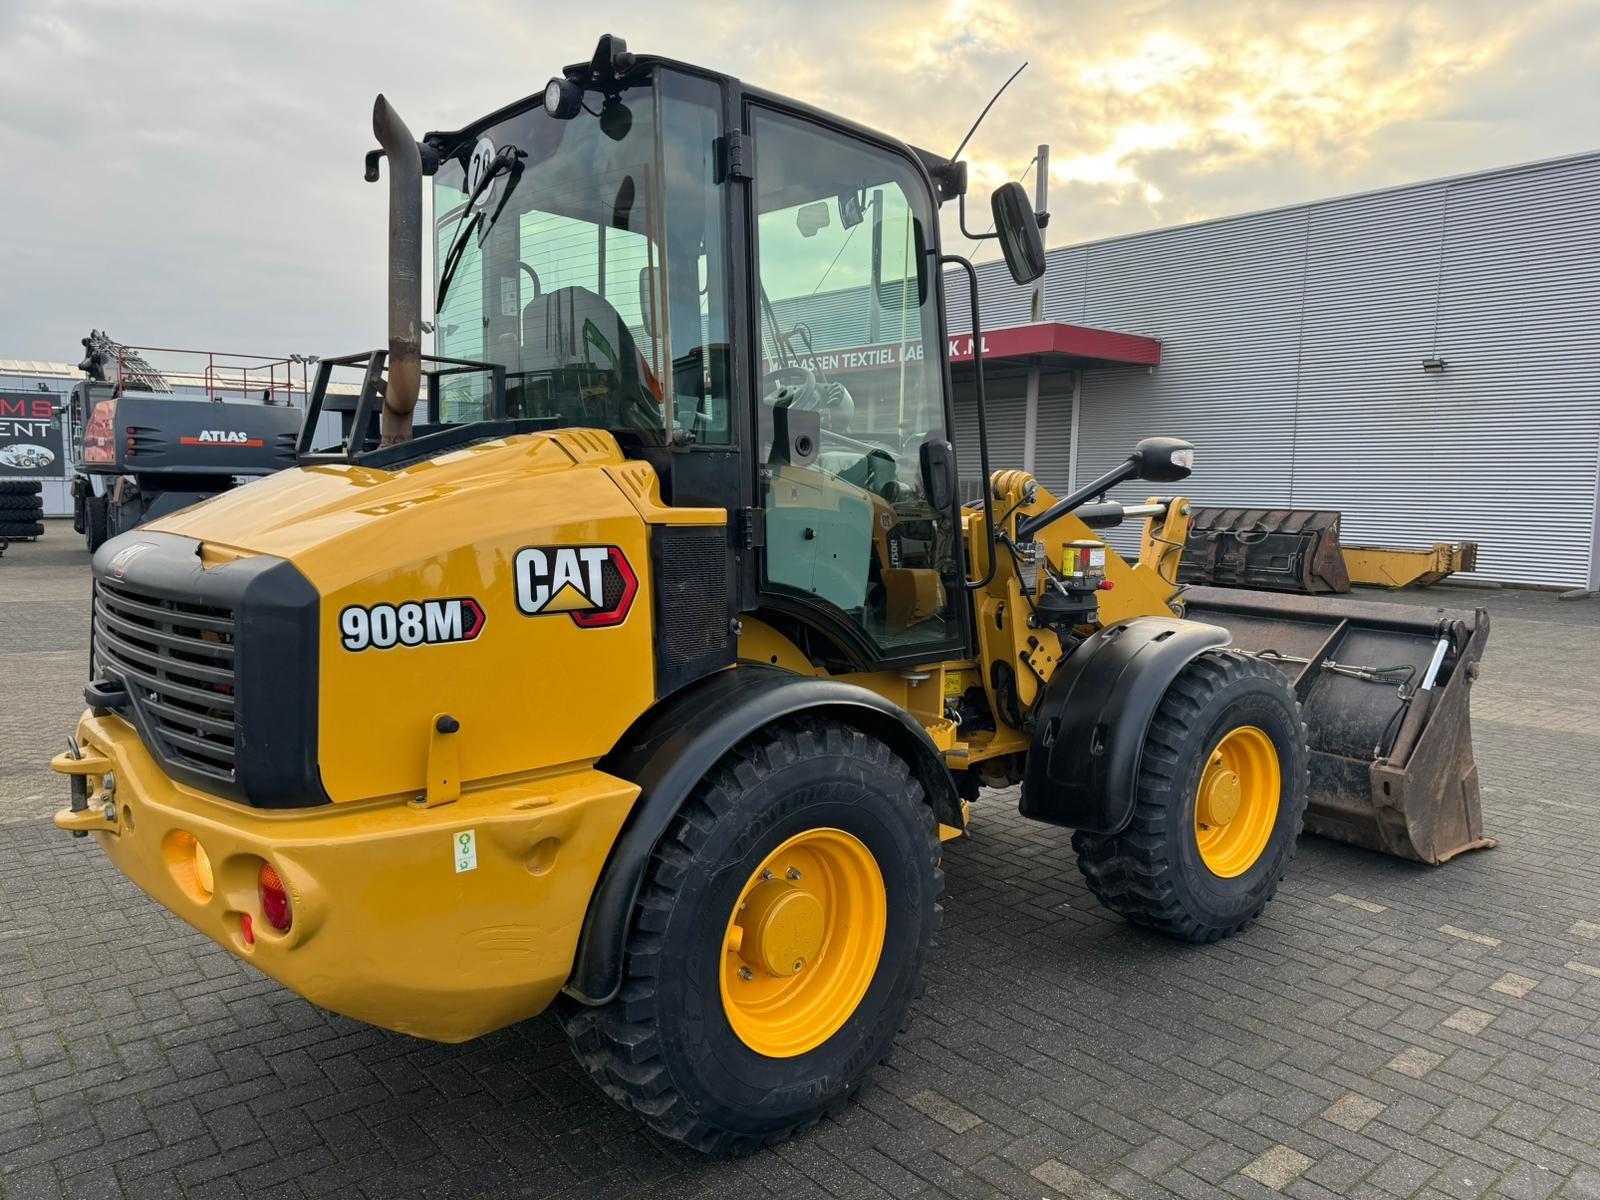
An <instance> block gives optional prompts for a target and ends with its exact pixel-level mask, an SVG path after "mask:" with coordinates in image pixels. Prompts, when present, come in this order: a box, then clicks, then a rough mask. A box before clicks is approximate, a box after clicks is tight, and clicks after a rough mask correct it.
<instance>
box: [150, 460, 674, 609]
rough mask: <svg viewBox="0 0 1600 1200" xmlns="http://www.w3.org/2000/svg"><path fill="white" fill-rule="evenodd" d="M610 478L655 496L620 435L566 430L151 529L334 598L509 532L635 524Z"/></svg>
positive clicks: (322, 479)
mask: <svg viewBox="0 0 1600 1200" xmlns="http://www.w3.org/2000/svg"><path fill="white" fill-rule="evenodd" d="M607 468H611V470H613V471H616V470H619V469H624V468H626V470H625V471H624V475H625V476H626V477H628V478H630V479H631V477H632V476H633V475H634V474H637V473H638V472H639V471H641V470H642V471H644V472H646V473H648V474H649V476H650V479H649V484H650V490H651V491H652V492H653V491H654V473H653V472H651V471H649V468H648V467H646V466H645V465H644V464H640V463H631V464H630V463H628V462H627V460H626V459H624V457H623V455H622V451H621V449H620V448H619V447H618V446H617V443H616V440H615V439H614V438H613V437H611V436H610V435H609V434H606V433H600V432H596V431H593V430H559V431H554V432H551V433H537V434H520V435H516V436H512V437H508V438H504V439H499V440H496V441H492V442H484V443H480V444H477V445H473V446H468V447H464V448H462V449H459V450H454V451H451V452H449V453H447V454H443V455H440V456H438V457H436V458H428V459H424V460H421V461H419V462H416V463H413V464H411V465H408V466H405V467H400V468H398V469H393V470H380V469H376V468H372V467H363V466H359V465H353V464H343V463H340V464H318V465H315V466H308V467H295V468H292V469H289V470H286V471H281V472H279V473H278V474H276V475H272V476H270V477H268V478H266V479H262V480H258V481H256V482H254V483H251V484H248V485H246V486H244V487H240V488H236V489H234V490H232V491H229V492H226V493H224V494H222V495H220V496H217V497H215V498H213V499H211V500H208V501H206V502H204V503H202V504H198V505H195V506H194V507H192V508H188V509H185V510H183V511H182V512H178V513H174V514H172V515H171V516H168V517H164V518H161V519H160V520H158V521H155V522H152V523H151V524H150V525H149V526H148V528H150V529H152V530H155V531H158V532H163V533H172V534H178V535H180V536H183V537H190V538H194V539H196V540H197V541H200V542H201V543H203V544H204V545H205V547H206V556H207V557H211V556H213V555H215V556H217V557H222V558H227V557H235V556H237V555H240V554H267V555H272V556H274V557H278V558H284V559H288V560H290V561H292V562H294V563H295V565H296V566H297V567H298V568H299V569H300V571H301V572H302V573H303V574H304V575H305V576H306V577H307V578H308V579H309V580H311V582H312V583H313V584H315V585H316V587H317V588H318V590H319V591H321V592H323V593H324V594H327V593H328V592H331V591H334V590H336V589H338V588H340V587H342V586H344V585H345V584H347V583H349V582H351V581H353V580H356V579H362V578H368V577H371V576H372V575H373V574H374V573H379V572H382V571H384V570H385V569H391V568H396V567H399V566H401V565H402V564H418V563H420V562H426V561H427V560H428V559H429V558H431V557H434V556H437V555H455V554H459V553H461V552H462V551H463V549H464V548H470V547H471V546H473V545H474V544H481V543H484V542H486V541H491V540H494V539H495V538H496V535H499V534H504V533H514V532H515V531H517V530H527V531H531V530H534V529H538V528H541V527H546V528H547V527H549V526H552V525H570V524H571V523H572V522H573V521H574V520H575V519H576V520H577V521H578V522H579V523H580V524H582V523H586V522H588V521H597V520H599V519H602V518H604V517H607V516H618V515H623V514H629V515H632V514H633V511H634V506H633V505H631V504H630V499H631V498H632V497H631V496H630V492H631V491H633V490H635V489H633V488H632V487H630V488H629V489H627V490H624V489H622V488H619V487H618V486H617V485H616V483H614V482H613V481H612V480H611V478H610V473H609V472H608V471H607ZM580 481H581V482H580ZM230 552H231V553H230Z"/></svg>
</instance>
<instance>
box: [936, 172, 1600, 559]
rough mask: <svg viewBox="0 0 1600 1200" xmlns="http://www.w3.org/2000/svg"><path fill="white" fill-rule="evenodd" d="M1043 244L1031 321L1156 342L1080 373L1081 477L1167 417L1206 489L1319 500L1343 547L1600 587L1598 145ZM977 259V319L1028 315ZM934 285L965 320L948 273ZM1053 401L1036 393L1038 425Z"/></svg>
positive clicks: (997, 272)
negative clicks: (1437, 548) (1331, 514)
mask: <svg viewBox="0 0 1600 1200" xmlns="http://www.w3.org/2000/svg"><path fill="white" fill-rule="evenodd" d="M1061 217H1062V219H1065V220H1070V214H1069V213H1064V214H1061ZM1049 257H1050V271H1049V274H1048V276H1047V291H1046V307H1045V312H1046V317H1047V319H1050V320H1056V321H1070V322H1075V323H1080V324H1085V325H1092V326H1099V327H1102V328H1107V329H1115V330H1120V331H1123V332H1127V333H1139V334H1146V335H1149V336H1152V337H1156V338H1159V339H1161V342H1162V364H1161V366H1160V367H1159V368H1157V369H1156V370H1155V371H1154V372H1147V371H1145V370H1143V369H1142V368H1141V369H1133V368H1130V369H1117V370H1102V371H1088V372H1085V374H1084V376H1083V394H1082V412H1081V419H1080V430H1079V441H1080V444H1079V449H1078V455H1079V460H1078V478H1079V481H1080V482H1082V481H1084V480H1087V479H1089V478H1091V477H1092V476H1093V475H1094V474H1095V473H1097V472H1099V471H1102V470H1104V469H1106V468H1107V467H1109V466H1110V465H1111V464H1112V463H1114V462H1115V461H1116V460H1117V459H1118V458H1120V457H1121V456H1122V455H1124V454H1125V453H1127V450H1128V448H1129V447H1130V446H1132V444H1133V443H1134V442H1135V441H1137V440H1138V439H1139V438H1140V437H1142V436H1145V435H1147V434H1152V433H1164V434H1173V435H1177V436H1180V437H1187V438H1190V439H1192V440H1193V441H1194V442H1195V443H1196V444H1197V445H1198V446H1199V459H1198V467H1199V470H1198V472H1197V474H1196V475H1195V476H1194V478H1193V479H1192V480H1191V481H1190V482H1189V483H1188V484H1187V485H1185V486H1186V487H1187V489H1188V491H1189V492H1190V494H1191V495H1193V496H1194V497H1195V498H1196V499H1197V500H1200V501H1202V502H1206V503H1218V504H1224V503H1226V504H1250V505H1294V506H1298V507H1306V508H1313V507H1315V508H1337V509H1340V510H1342V511H1343V512H1344V514H1345V523H1344V534H1345V538H1346V540H1348V541H1351V542H1375V543H1383V544H1391V545H1397V546H1423V545H1427V544H1429V543H1431V542H1433V541H1436V540H1437V541H1445V540H1449V541H1456V540H1471V541H1476V542H1478V543H1479V545H1480V556H1479V563H1480V572H1479V573H1480V575H1481V576H1483V577H1486V578H1492V579H1502V580H1508V581H1516V582H1524V583H1541V584H1556V585H1565V586H1583V585H1585V584H1588V585H1590V586H1594V585H1595V584H1596V583H1600V576H1597V572H1596V563H1595V540H1596V528H1597V526H1596V519H1595V518H1596V511H1595V510H1596V492H1597V488H1600V154H1588V155H1580V156H1576V157H1573V158H1567V159H1561V160H1557V161H1553V162H1547V163H1539V164H1533V165H1530V166H1525V167H1514V168H1507V169H1504V170H1499V171H1491V172H1485V173H1482V174H1478V175H1472V176H1465V177H1461V178H1457V179H1453V180H1445V181H1440V182H1435V183H1425V184H1418V185H1415V186H1411V187H1405V188H1398V189H1393V190H1389V191H1385V192H1378V193H1371V194H1367V195H1362V196H1354V197H1346V198H1341V199H1335V200H1328V201H1322V202H1319V203H1316V204H1309V205H1304V206H1300V207H1297V208H1290V209H1281V210H1276V211H1272V212H1266V213H1255V214H1250V215H1246V216H1240V217H1232V218H1227V219H1223V220H1218V221H1211V222H1206V223H1204V224H1197V225H1192V226H1187V227H1183V228H1178V229H1170V230H1161V231H1158V232H1154V233H1147V234H1140V235H1137V236H1134V237H1128V238H1120V239H1115V240H1112V241H1106V242H1097V243H1092V244H1089V245H1083V246H1074V247H1068V248H1065V249H1061V250H1056V251H1052V252H1051V254H1050V256H1049ZM980 270H981V277H980V284H979V296H980V299H982V300H984V301H989V300H990V298H991V295H992V297H993V301H992V306H991V305H986V308H985V313H984V323H985V324H986V325H987V326H990V327H994V328H998V327H1000V326H1002V325H1007V324H1015V323H1017V321H1018V315H1017V314H1018V312H1019V311H1020V312H1021V313H1022V314H1023V319H1025V316H1026V312H1027V298H1028V292H1027V289H1019V288H1016V287H1015V286H1014V285H1012V284H1011V282H1010V279H1009V277H1008V276H1006V274H1005V270H1004V267H1003V266H1002V265H1001V264H999V263H987V264H984V266H983V267H982V268H981V269H980ZM946 294H947V296H948V297H949V299H950V313H951V324H952V327H953V328H957V329H965V327H966V324H967V323H966V321H965V320H964V319H963V313H964V304H965V284H964V282H963V281H962V279H961V278H960V277H959V276H955V277H951V278H948V279H947V280H946ZM1434 355H1437V356H1438V357H1440V358H1443V359H1444V360H1445V362H1446V363H1447V366H1446V369H1445V371H1444V372H1443V373H1442V374H1438V375H1431V374H1426V373H1424V372H1423V370H1422V361H1423V359H1424V358H1428V357H1431V356H1434ZM1047 412H1049V413H1050V416H1049V417H1047V415H1046V414H1047ZM1069 418H1070V406H1065V407H1063V406H1052V407H1050V408H1049V409H1047V408H1046V406H1044V405H1043V404H1041V407H1040V441H1041V444H1042V443H1043V441H1044V439H1045V436H1046V433H1045V428H1044V423H1045V421H1046V420H1047V419H1049V420H1056V419H1061V420H1065V419H1069ZM1143 491H1144V488H1143V487H1142V485H1137V484H1134V485H1129V486H1128V487H1126V488H1124V489H1123V490H1122V493H1121V494H1123V495H1125V496H1135V495H1140V494H1142V493H1143ZM1113 540H1114V541H1120V542H1122V543H1123V544H1124V545H1126V544H1128V543H1127V534H1126V533H1124V534H1123V535H1122V536H1121V537H1120V538H1114V539H1113Z"/></svg>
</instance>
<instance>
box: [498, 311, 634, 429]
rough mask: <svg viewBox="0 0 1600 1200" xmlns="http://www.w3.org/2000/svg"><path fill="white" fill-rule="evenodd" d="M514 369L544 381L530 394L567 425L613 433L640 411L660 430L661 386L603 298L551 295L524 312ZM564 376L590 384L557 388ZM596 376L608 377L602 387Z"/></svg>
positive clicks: (619, 318)
mask: <svg viewBox="0 0 1600 1200" xmlns="http://www.w3.org/2000/svg"><path fill="white" fill-rule="evenodd" d="M519 364H520V367H521V369H522V370H523V371H524V372H529V373H532V374H534V375H536V376H540V377H542V378H543V379H544V380H548V381H549V382H548V383H547V384H542V385H541V384H539V383H535V384H534V385H533V388H534V395H535V396H537V397H540V398H541V399H544V400H545V402H546V403H547V404H548V405H549V406H550V408H551V409H552V410H555V411H557V412H558V415H560V416H562V417H564V418H566V419H568V420H571V421H574V422H576V423H580V424H599V425H601V426H602V427H609V428H613V429H615V428H619V427H622V426H627V425H638V424H641V422H640V421H639V419H638V413H639V410H640V409H641V407H642V408H644V409H646V410H648V411H649V412H652V413H654V414H655V416H654V423H656V424H659V423H660V420H661V415H660V414H661V398H660V385H659V384H657V383H655V380H654V377H653V375H652V373H651V371H650V367H649V364H648V363H646V361H645V358H644V356H643V355H642V354H641V353H640V352H639V346H638V343H636V342H635V341H634V339H633V332H632V331H631V330H630V329H629V328H628V323H627V322H626V321H624V320H623V319H622V314H621V313H619V312H618V311H617V310H616V309H615V308H614V307H612V305H611V303H610V302H609V301H607V300H606V299H605V297H603V296H600V295H598V294H596V293H594V292H591V291H590V290H589V289H588V288H582V287H564V288H557V289H555V290H554V291H551V292H545V293H543V294H541V295H537V296H535V297H534V298H533V299H532V300H530V301H528V303H527V304H526V305H524V306H523V309H522V350H521V354H520V356H519ZM567 371H581V372H584V373H585V374H586V375H588V376H590V377H588V378H584V379H583V380H582V381H581V382H580V383H579V384H578V385H577V386H571V385H570V384H569V385H567V386H563V385H562V382H561V381H560V375H561V373H563V372H567ZM599 373H604V374H605V375H607V376H609V383H608V385H602V383H601V381H600V380H599V379H596V378H593V375H595V374H599ZM541 393H543V395H541ZM630 409H632V410H633V413H634V415H633V416H629V415H628V413H629V410H630ZM597 418H598V419H597Z"/></svg>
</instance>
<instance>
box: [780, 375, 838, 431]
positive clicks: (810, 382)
mask: <svg viewBox="0 0 1600 1200" xmlns="http://www.w3.org/2000/svg"><path fill="white" fill-rule="evenodd" d="M761 401H762V403H763V404H765V405H767V406H768V407H776V406H777V405H778V404H780V403H782V404H784V405H785V406H786V407H788V408H793V409H796V410H798V411H802V412H804V411H807V410H811V411H815V412H819V413H822V414H824V415H825V417H826V418H827V423H828V424H829V425H833V424H835V423H837V426H836V431H837V432H839V433H846V432H848V431H849V429H850V421H851V419H852V418H853V417H854V416H855V413H856V402H855V400H854V399H853V398H852V397H851V395H850V392H849V391H848V390H847V389H846V388H845V386H844V385H843V384H838V383H832V382H830V381H827V380H822V379H819V378H818V377H817V372H815V371H813V370H812V369H811V368H810V367H799V366H783V367H775V368H773V369H772V370H771V371H768V372H767V373H766V374H765V375H764V376H762V388H761Z"/></svg>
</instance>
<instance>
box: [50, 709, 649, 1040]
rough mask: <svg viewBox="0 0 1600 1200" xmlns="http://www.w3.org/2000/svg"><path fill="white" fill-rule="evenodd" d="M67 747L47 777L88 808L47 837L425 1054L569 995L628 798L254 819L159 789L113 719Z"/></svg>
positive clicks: (564, 793)
mask: <svg viewBox="0 0 1600 1200" xmlns="http://www.w3.org/2000/svg"><path fill="white" fill-rule="evenodd" d="M77 740H78V746H79V748H80V753H81V755H82V757H78V758H75V757H74V756H73V755H71V754H63V755H61V756H59V757H58V758H57V759H56V760H55V762H54V763H52V766H53V767H54V768H55V769H56V770H57V771H60V772H61V773H63V774H67V775H70V776H76V777H79V778H81V779H83V780H84V781H85V783H86V785H87V787H86V791H87V792H88V797H87V798H88V806H87V808H79V809H77V810H74V809H72V808H65V809H62V810H61V811H60V812H59V813H57V815H56V824H57V825H58V826H60V827H62V828H64V829H68V830H71V831H73V832H80V831H83V832H89V833H91V834H93V835H94V837H95V839H96V840H97V841H98V842H99V843H100V846H101V848H102V849H103V850H104V851H105V852H106V854H107V856H108V857H109V858H110V859H111V860H112V862H113V863H115V864H116V866H117V868H118V869H119V870H120V871H122V873H123V874H124V875H126V876H128V878H129V879H131V880H133V882H134V883H136V884H137V885H138V886H139V887H140V888H142V889H143V890H144V891H145V892H147V893H149V895H150V896H152V897H153V898H154V899H156V900H158V901H159V902H160V903H162V904H163V905H165V906H166V907H167V908H169V909H171V910H172V911H173V912H175V913H176V914H178V916H180V917H182V918H183V919H184V920H185V921H187V922H189V924H191V925H193V926H194V927H195V928H196V929H198V930H200V931H201V932H202V933H204V934H205V935H206V936H208V937H210V938H211V939H212V940H213V941H216V942H218V943H219V944H221V945H222V946H224V947H226V948H227V949H228V950H229V951H231V952H232V953H233V954H235V955H237V956H238V957H240V958H242V959H244V960H245V961H247V962H249V963H251V964H252V965H253V966H256V967H258V968H260V969H261V970H262V971H264V972H266V973H267V974H268V975H270V976H272V977H273V978H274V979H276V980H278V982H280V983H282V984H283V985H284V986H286V987H288V988H290V989H291V990H293V991H295V992H298V993H299V994H300V995H302V996H304V997H306V998H307V999H308V1000H311V1001H313V1002H314V1003H316V1004H319V1005H321V1006H322V1007H324V1008H328V1009H331V1010H333V1011H334V1012H339V1013H343V1014H345V1015H346V1016H350V1017H354V1018H356V1019H357V1020H360V1021H366V1022H368V1023H370V1024H373V1025H379V1026H382V1027H384V1028H386V1029H394V1030H398V1031H400V1032H402V1033H410V1034H414V1035H416V1036H418V1037H424V1038H429V1039H432V1040H434V1041H440V1042H460V1041H465V1040H467V1039H469V1038H473V1037H477V1036H479V1035H481V1034H484V1033H488V1032H489V1031H491V1030H494V1029H498V1028H500V1027H501V1026H504V1025H509V1024H511V1023H513V1022H515V1021H520V1020H523V1019H525V1018H527V1017H530V1016H533V1015H535V1014H536V1013H538V1012H539V1011H541V1010H542V1009H543V1008H544V1007H545V1006H546V1005H547V1004H548V1003H549V1002H550V1000H551V999H552V998H553V997H554V996H555V994H556V993H557V991H559V990H560V988H561V987H562V985H563V984H565V983H566V981H567V979H568V976H569V975H570V974H571V971H572V960H573V953H574V949H575V947H576V945H577V939H578V932H579V929H580V928H581V927H582V924H583V917H584V913H585V911H586V910H587V908H588V905H589V897H590V894H591V893H592V892H593V890H594V885H595V881H596V879H597V878H598V877H599V874H600V871H601V869H602V867H603V866H604V864H605V861H606V857H607V855H608V854H609V852H610V850H611V846H612V843H613V842H614V841H615V839H616V836H617V831H618V829H619V828H620V827H621V825H622V821H623V819H624V817H625V816H626V815H627V813H628V811H629V809H630V808H631V807H632V804H633V801H634V799H635V797H637V795H638V793H639V788H638V786H637V785H635V784H632V783H628V782H627V781H625V780H622V779H618V778H616V777H615V776H612V775H607V774H605V773H604V772H601V771H597V770H594V769H593V768H591V767H587V766H584V765H581V764H580V765H578V766H576V767H571V768H568V769H565V770H561V771H552V772H550V773H547V774H540V775H538V776H530V777H527V778H522V779H518V780H517V781H515V782H514V783H509V782H508V783H505V784H503V785H500V786H496V787H493V788H488V789H480V790H468V791H467V792H466V793H465V794H464V795H463V796H462V797H461V799H459V800H457V801H455V802H453V803H448V804H443V805H439V806H437V807H433V808H427V807H421V806H417V805H413V804H408V803H406V802H405V801H404V800H389V801H383V802H372V803H360V804H350V805H327V804H324V805H319V806H316V807H312V808H306V809H300V810H295V809H272V810H267V809H253V808H249V807H247V806H245V805H241V804H237V803H233V802H231V801H225V800H219V799H217V798H215V797H211V796H206V795H203V794H201V793H199V792H197V791H194V790H192V789H190V788H187V787H184V786H182V785H180V784H177V783H174V782H173V781H172V780H171V779H169V778H168V777H167V776H166V775H165V774H163V773H162V771H161V769H160V767H159V766H158V765H157V764H156V762H155V761H154V760H153V759H152V758H151V757H150V755H149V754H148V753H146V751H145V749H144V747H143V745H142V744H141V743H140V741H139V737H138V734H137V733H136V732H135V731H134V729H133V727H132V726H130V725H129V724H127V723H126V722H125V721H123V720H122V719H121V718H120V717H117V716H114V715H112V716H100V717H97V716H94V715H92V714H91V713H85V714H84V716H83V717H82V718H81V719H80V721H79V724H78V735H77ZM108 785H109V786H108ZM463 835H470V837H469V838H468V840H467V841H466V842H463V841H462V838H463ZM196 842H198V844H199V846H200V847H202V848H203V850H204V857H205V860H206V862H207V864H208V865H209V868H210V881H209V882H210V887H209V889H208V888H207V887H206V886H204V883H205V881H204V875H205V872H204V871H197V870H196V866H195V863H196V855H195V851H194V845H195V843H196ZM466 848H470V851H471V852H470V854H468V853H465V850H466ZM263 862H267V863H270V864H271V865H272V867H273V868H274V869H275V870H276V871H277V873H278V874H279V875H280V876H281V878H282V880H283V883H284V885H285V887H286V889H287V891H288V893H289V897H290V902H291V913H292V921H291V923H290V927H289V929H288V931H287V932H285V933H279V932H277V931H276V930H275V929H274V928H273V927H272V925H271V924H270V923H269V922H268V920H267V919H266V917H265V916H264V914H263V910H262V906H261V901H260V897H259V892H258V878H259V874H260V870H261V864H262V863H263Z"/></svg>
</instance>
